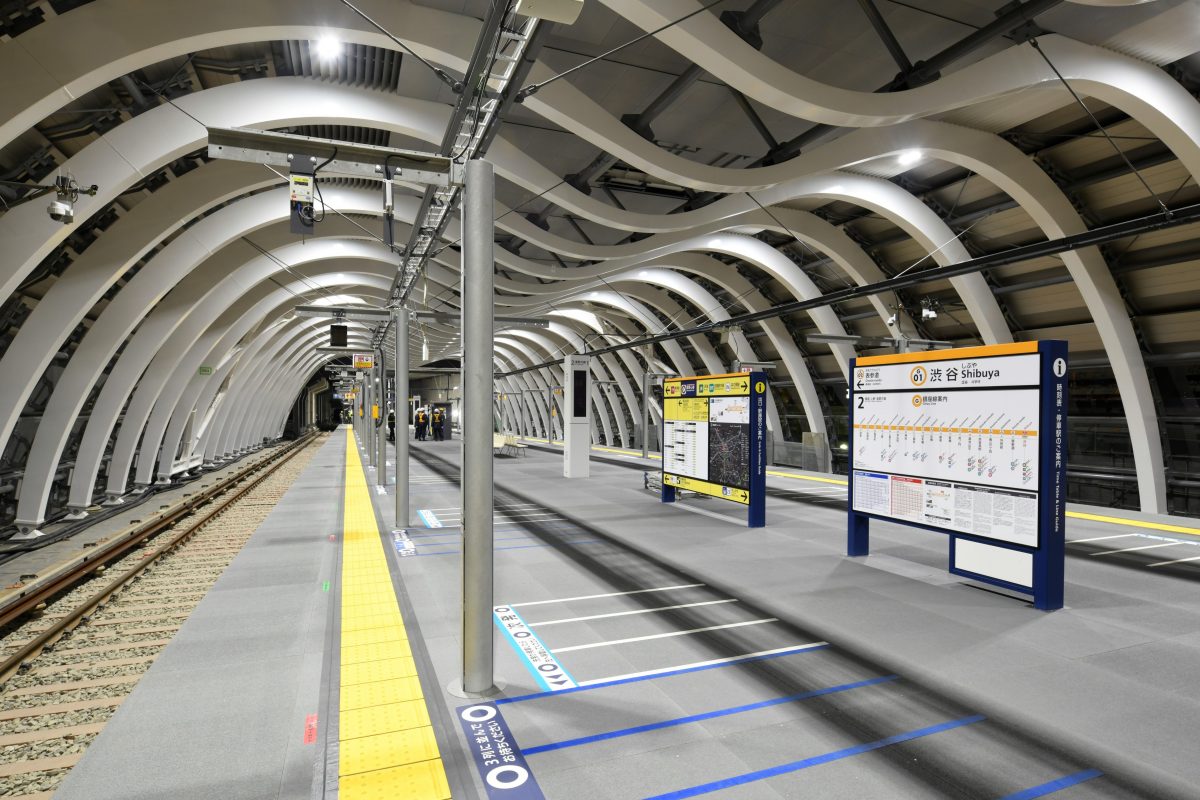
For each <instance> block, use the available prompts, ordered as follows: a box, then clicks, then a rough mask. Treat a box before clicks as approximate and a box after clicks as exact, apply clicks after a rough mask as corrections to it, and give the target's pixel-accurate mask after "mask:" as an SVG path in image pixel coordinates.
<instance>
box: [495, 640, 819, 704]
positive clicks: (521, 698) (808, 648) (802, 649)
mask: <svg viewBox="0 0 1200 800" xmlns="http://www.w3.org/2000/svg"><path fill="white" fill-rule="evenodd" d="M827 647H829V645H828V644H825V643H824V642H822V643H821V644H801V645H796V646H795V647H790V648H788V649H787V650H784V651H782V652H779V653H768V654H766V655H761V656H746V657H745V658H737V659H732V660H730V661H723V662H721V663H720V664H704V665H702V666H699V667H680V668H679V669H672V670H665V671H663V672H654V673H651V674H649V675H634V676H633V677H630V678H617V679H615V680H611V681H601V682H599V683H589V684H587V685H585V686H574V687H572V688H570V689H563V690H561V691H558V692H532V693H530V694H522V695H518V696H516V697H500V698H498V699H496V700H493V701H492V702H493V703H495V704H496V705H498V706H502V705H507V704H509V703H523V702H525V701H526V700H540V699H542V698H544V697H562V696H563V695H568V694H574V693H575V692H590V691H591V690H592V689H607V688H608V687H610V686H623V685H625V684H627V683H640V682H641V681H653V680H658V679H659V678H669V677H671V676H674V675H687V674H688V673H691V672H703V671H704V670H707V669H723V668H725V667H736V666H737V665H739V664H749V663H750V662H752V661H766V660H767V659H770V658H783V657H784V656H794V655H798V654H799V653H812V652H815V651H817V650H824V649H825V648H827Z"/></svg>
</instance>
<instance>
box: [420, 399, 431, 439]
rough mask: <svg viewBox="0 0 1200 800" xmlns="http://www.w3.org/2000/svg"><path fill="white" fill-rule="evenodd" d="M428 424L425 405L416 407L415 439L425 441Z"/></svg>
mask: <svg viewBox="0 0 1200 800" xmlns="http://www.w3.org/2000/svg"><path fill="white" fill-rule="evenodd" d="M428 426H429V415H428V414H426V413H425V407H424V406H422V407H421V408H418V409H417V441H418V442H423V441H425V430H426V428H428Z"/></svg>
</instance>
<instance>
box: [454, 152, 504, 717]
mask: <svg viewBox="0 0 1200 800" xmlns="http://www.w3.org/2000/svg"><path fill="white" fill-rule="evenodd" d="M495 191H496V177H495V175H494V174H493V172H492V165H491V164H490V163H489V162H487V161H483V160H480V159H475V160H472V161H468V162H467V167H466V188H465V191H464V193H463V203H462V206H463V208H462V220H463V259H462V264H463V270H462V349H463V368H462V397H463V413H462V526H463V531H462V532H463V575H462V578H463V587H462V589H463V679H462V681H463V682H462V688H463V691H464V692H466V693H469V694H485V693H488V692H490V691H491V690H492V689H493V674H492V666H493V665H492V603H493V599H492V578H493V573H492V388H493V381H492V322H493V319H492V318H493V314H494V310H493V303H494V299H493V297H492V286H493V283H494V275H493V273H494V271H495V262H494V261H493V257H492V247H493V242H492V236H493V230H494V224H495V223H494V219H493V210H492V208H493V200H494V197H495Z"/></svg>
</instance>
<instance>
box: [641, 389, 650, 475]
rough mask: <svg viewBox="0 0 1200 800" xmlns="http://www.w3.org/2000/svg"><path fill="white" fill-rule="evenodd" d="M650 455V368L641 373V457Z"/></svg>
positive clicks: (644, 457)
mask: <svg viewBox="0 0 1200 800" xmlns="http://www.w3.org/2000/svg"><path fill="white" fill-rule="evenodd" d="M649 457H650V370H646V371H645V372H643V373H642V458H643V459H646V458H649Z"/></svg>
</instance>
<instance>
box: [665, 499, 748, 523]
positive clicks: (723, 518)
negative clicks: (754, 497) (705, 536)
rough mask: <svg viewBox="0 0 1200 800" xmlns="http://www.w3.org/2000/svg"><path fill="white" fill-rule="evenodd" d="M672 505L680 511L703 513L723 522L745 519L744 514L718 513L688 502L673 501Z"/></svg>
mask: <svg viewBox="0 0 1200 800" xmlns="http://www.w3.org/2000/svg"><path fill="white" fill-rule="evenodd" d="M670 507H671V508H674V509H677V510H679V511H687V512H688V513H691V514H702V515H704V516H706V517H712V518H713V519H719V520H721V521H722V522H738V521H739V520H744V519H745V515H744V514H739V515H738V516H734V515H732V514H718V513H717V512H716V511H709V510H708V509H707V508H700V507H699V506H694V505H690V504H688V503H671V504H670ZM743 524H744V523H743Z"/></svg>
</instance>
